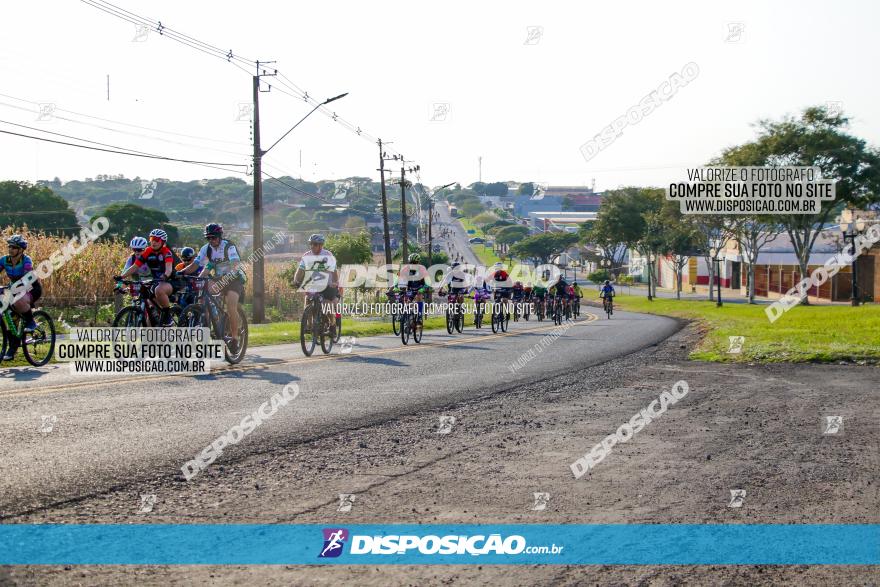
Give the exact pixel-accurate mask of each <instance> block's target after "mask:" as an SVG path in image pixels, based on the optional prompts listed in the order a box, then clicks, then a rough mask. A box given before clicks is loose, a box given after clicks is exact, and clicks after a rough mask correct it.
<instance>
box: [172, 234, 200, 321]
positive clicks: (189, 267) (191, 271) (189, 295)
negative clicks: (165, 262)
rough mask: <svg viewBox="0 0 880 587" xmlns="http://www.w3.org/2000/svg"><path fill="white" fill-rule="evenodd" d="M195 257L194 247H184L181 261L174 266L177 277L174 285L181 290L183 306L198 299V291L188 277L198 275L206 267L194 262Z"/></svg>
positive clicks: (180, 302)
mask: <svg viewBox="0 0 880 587" xmlns="http://www.w3.org/2000/svg"><path fill="white" fill-rule="evenodd" d="M195 258H196V251H195V249H193V248H192V247H183V248H182V249H181V250H180V263H178V264H177V265H175V266H174V271H175V275H174V277H175V279H174V281H173V283H172V285H173V286H174V290H175V291H177V292H180V296H179V300H178V303H179V304H180V307H181V308H186V307H187V306H188V305H190V304H192V303H193V302H195V299H196V291H195V290H194V289H193V287H192V282H191V280H189V279H187V277H188V276H193V275H198V274H199V273H201V272H202V269H204V267H202V266H201V265H200V264H199V263H193V260H194V259H195Z"/></svg>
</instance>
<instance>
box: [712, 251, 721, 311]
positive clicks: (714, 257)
mask: <svg viewBox="0 0 880 587" xmlns="http://www.w3.org/2000/svg"><path fill="white" fill-rule="evenodd" d="M720 252H721V251H719V250H718V249H717V248H716V247H712V248H711V249H709V256H710V257H712V263H714V265H715V280H716V283H717V284H718V301H717V302H715V306H716V307H718V308H720V307H721V305H722V302H721V259H719V258H718V257H717V255H718V254H719V253H720ZM709 293H712V284H711V283H710V284H709ZM710 297H711V296H710Z"/></svg>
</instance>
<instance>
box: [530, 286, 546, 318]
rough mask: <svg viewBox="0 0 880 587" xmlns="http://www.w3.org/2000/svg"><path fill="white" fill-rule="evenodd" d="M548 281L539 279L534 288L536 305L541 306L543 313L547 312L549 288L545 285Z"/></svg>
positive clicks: (533, 293)
mask: <svg viewBox="0 0 880 587" xmlns="http://www.w3.org/2000/svg"><path fill="white" fill-rule="evenodd" d="M545 283H546V282H544V281H540V280H539V281H538V283H536V284H535V287H534V289H532V296H533V297H534V299H535V307H536V308H537V307H540V308H541V314H542V315H543V314H546V313H547V307H546V300H547V288H546V287H545V285H544V284H545Z"/></svg>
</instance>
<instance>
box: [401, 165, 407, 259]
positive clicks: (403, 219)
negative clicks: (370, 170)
mask: <svg viewBox="0 0 880 587" xmlns="http://www.w3.org/2000/svg"><path fill="white" fill-rule="evenodd" d="M400 228H401V231H402V232H403V234H401V236H400V238H401V239H402V240H401V243H402V244H401V248H400V262H401V263H406V262H407V261H408V259H409V249H408V248H407V242H406V240H407V234H406V174H405V169H404V167H403V165H401V166H400Z"/></svg>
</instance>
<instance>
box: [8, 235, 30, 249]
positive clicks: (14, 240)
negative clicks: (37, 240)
mask: <svg viewBox="0 0 880 587" xmlns="http://www.w3.org/2000/svg"><path fill="white" fill-rule="evenodd" d="M6 244H7V245H9V246H10V247H18V248H19V249H26V248H27V241H26V240H25V239H24V237H23V236H21V235H20V234H13V235H12V236H11V237H9V238H8V239H6Z"/></svg>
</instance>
